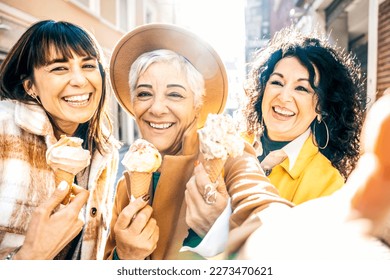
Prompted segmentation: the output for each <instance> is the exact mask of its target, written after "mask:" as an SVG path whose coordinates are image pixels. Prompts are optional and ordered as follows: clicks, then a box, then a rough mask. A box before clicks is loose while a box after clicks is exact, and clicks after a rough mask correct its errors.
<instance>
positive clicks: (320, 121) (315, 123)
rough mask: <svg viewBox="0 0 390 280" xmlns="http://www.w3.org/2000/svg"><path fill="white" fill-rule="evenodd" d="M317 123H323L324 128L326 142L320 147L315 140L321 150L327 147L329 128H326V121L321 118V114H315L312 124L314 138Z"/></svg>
mask: <svg viewBox="0 0 390 280" xmlns="http://www.w3.org/2000/svg"><path fill="white" fill-rule="evenodd" d="M317 123H318V124H320V123H323V124H324V126H325V130H326V143H325V145H324V146H323V147H321V146H320V145H319V143H318V142H317V141H316V142H317V146H318V148H319V149H321V150H323V149H325V148H326V147H328V143H329V129H328V126H327V125H326V122H325V121H324V120H323V119H322V117H321V116H317V122H314V126H313V134H314V138H315V136H316V126H317Z"/></svg>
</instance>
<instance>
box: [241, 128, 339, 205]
mask: <svg viewBox="0 0 390 280" xmlns="http://www.w3.org/2000/svg"><path fill="white" fill-rule="evenodd" d="M242 137H243V138H244V139H245V140H246V141H248V142H250V143H253V141H254V137H253V135H248V134H243V135H242ZM289 166H290V162H289V159H288V158H286V159H285V160H284V161H283V162H282V163H280V164H279V165H276V166H275V167H274V168H273V169H272V172H271V174H270V175H269V176H268V178H269V179H270V180H271V183H272V184H273V185H274V186H275V187H276V188H277V189H278V190H279V194H280V195H281V196H282V197H283V198H285V199H288V200H289V201H291V202H293V203H294V204H296V205H297V204H300V203H302V202H305V201H307V200H310V199H314V198H318V197H322V196H326V195H330V194H332V193H333V192H335V191H336V190H338V189H340V188H341V187H342V186H343V185H344V178H343V177H342V176H341V174H340V172H339V171H338V170H337V169H336V168H335V167H333V166H332V163H331V162H330V161H329V160H328V159H327V158H326V157H325V156H324V155H323V154H322V153H320V151H319V150H318V147H317V146H316V145H314V143H313V137H312V135H311V136H309V137H308V138H307V139H306V141H305V143H304V144H303V146H302V149H301V151H300V152H299V155H298V158H297V160H296V162H295V164H294V166H293V167H292V168H291V169H290V170H289Z"/></svg>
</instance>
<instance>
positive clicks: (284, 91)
mask: <svg viewBox="0 0 390 280" xmlns="http://www.w3.org/2000/svg"><path fill="white" fill-rule="evenodd" d="M292 94H293V89H292V88H291V87H288V86H284V87H283V88H281V90H280V93H279V96H278V97H279V99H280V100H281V101H284V102H288V101H291V100H292Z"/></svg>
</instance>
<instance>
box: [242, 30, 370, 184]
mask: <svg viewBox="0 0 390 280" xmlns="http://www.w3.org/2000/svg"><path fill="white" fill-rule="evenodd" d="M284 57H296V58H297V59H298V60H299V61H300V62H301V64H302V65H303V66H304V67H305V68H306V69H307V70H308V72H309V82H310V85H311V87H312V88H313V89H314V91H315V94H316V95H317V96H318V103H317V105H316V113H317V114H321V116H322V119H323V121H324V122H325V123H326V124H327V127H328V130H329V137H327V132H326V130H325V126H324V125H323V124H320V125H318V123H317V124H316V122H317V120H314V121H313V122H312V123H311V125H310V126H311V129H312V131H314V129H315V130H316V131H315V135H314V136H315V140H316V144H317V145H318V146H319V147H320V149H319V150H320V152H321V153H322V154H324V155H325V156H326V157H327V158H328V159H329V160H330V161H331V163H332V165H333V166H334V167H335V168H337V169H338V170H339V172H340V173H341V175H342V176H343V177H344V179H345V180H346V179H347V178H348V176H349V174H350V173H351V171H352V170H353V169H354V167H355V165H356V163H357V160H358V159H359V155H360V133H361V128H362V124H363V120H364V117H365V112H366V92H365V90H364V88H363V85H364V83H363V77H362V74H361V72H360V65H359V63H358V62H357V60H356V59H355V57H354V56H353V55H352V53H346V52H344V51H343V50H341V49H339V48H337V47H336V46H332V45H331V44H330V43H329V40H327V38H326V37H325V36H324V35H322V36H321V35H319V33H318V32H316V31H313V32H312V33H311V34H303V33H301V32H299V31H298V30H297V29H295V28H294V27H293V26H290V27H286V28H284V29H282V30H280V31H279V32H277V33H276V34H275V36H274V37H273V38H272V39H271V40H270V41H269V43H268V44H267V45H266V46H265V47H264V48H262V49H260V50H258V51H257V52H256V53H255V56H254V59H253V60H252V63H251V70H250V72H249V74H248V79H247V81H246V85H245V92H246V95H247V98H248V99H247V101H248V102H247V104H246V105H245V107H244V109H243V115H244V117H245V119H246V122H247V129H248V132H249V133H255V134H258V133H259V132H260V130H261V125H260V123H261V121H262V119H263V116H262V112H261V104H262V101H263V95H264V90H265V87H266V84H267V82H268V79H269V78H270V75H271V74H272V72H273V70H274V68H275V65H276V64H277V63H278V61H280V60H281V59H282V58H284ZM315 68H316V69H317V71H318V74H319V82H318V83H317V85H316V84H315V82H314V81H315V80H316V79H315V70H314V69H315ZM314 126H316V128H314ZM327 138H329V142H328V143H327V145H326V147H325V148H323V149H322V147H324V146H325V144H326V142H327Z"/></svg>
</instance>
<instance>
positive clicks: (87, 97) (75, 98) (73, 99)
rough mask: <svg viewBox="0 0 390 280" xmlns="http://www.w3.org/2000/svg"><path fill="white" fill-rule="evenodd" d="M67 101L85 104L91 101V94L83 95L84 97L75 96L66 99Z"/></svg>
mask: <svg viewBox="0 0 390 280" xmlns="http://www.w3.org/2000/svg"><path fill="white" fill-rule="evenodd" d="M64 99H65V101H68V102H83V101H87V100H88V99H89V93H86V94H83V95H74V96H68V97H65V98H64Z"/></svg>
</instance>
